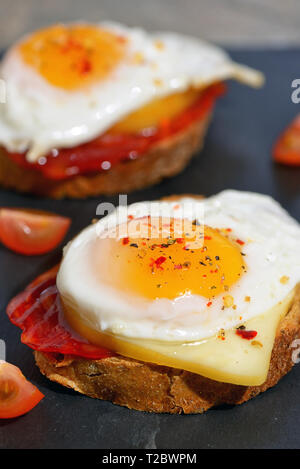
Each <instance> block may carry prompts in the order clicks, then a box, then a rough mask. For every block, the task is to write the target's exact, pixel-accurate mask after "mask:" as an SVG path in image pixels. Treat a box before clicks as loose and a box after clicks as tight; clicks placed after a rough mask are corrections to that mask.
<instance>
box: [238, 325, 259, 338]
mask: <svg viewBox="0 0 300 469" xmlns="http://www.w3.org/2000/svg"><path fill="white" fill-rule="evenodd" d="M235 333H236V334H237V335H239V336H240V337H241V338H242V339H246V340H252V339H254V337H256V336H257V332H256V331H247V330H246V329H241V328H240V327H239V328H238V329H236V331H235Z"/></svg>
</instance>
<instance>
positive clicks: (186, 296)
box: [7, 191, 300, 413]
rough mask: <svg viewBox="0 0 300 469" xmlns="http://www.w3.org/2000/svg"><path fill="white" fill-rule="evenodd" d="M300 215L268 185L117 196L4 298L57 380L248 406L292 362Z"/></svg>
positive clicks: (134, 399)
mask: <svg viewBox="0 0 300 469" xmlns="http://www.w3.org/2000/svg"><path fill="white" fill-rule="evenodd" d="M299 256H300V226H299V224H298V223H297V222H296V221H295V220H294V219H292V218H291V217H290V216H289V215H288V214H287V213H286V212H285V210H284V209H283V208H281V207H280V205H279V204H278V203H276V202H275V201H274V200H273V199H271V198H270V197H267V196H263V195H259V194H254V193H248V192H238V191H225V192H222V193H220V194H218V195H216V196H213V197H210V198H208V199H201V198H199V197H198V198H197V197H195V196H190V197H172V198H169V199H168V200H167V201H157V202H151V203H150V202H145V203H136V204H134V205H130V206H129V207H125V206H120V207H119V208H118V209H117V210H115V211H114V212H113V213H111V214H110V215H108V216H106V217H104V218H102V219H101V220H99V221H97V222H96V223H94V224H92V225H91V226H89V227H88V228H86V229H85V230H83V231H82V232H81V233H80V234H79V235H78V236H77V237H76V238H75V239H74V240H73V241H71V242H70V243H69V244H68V245H67V247H66V248H65V250H64V256H63V260H62V262H61V265H60V266H59V267H58V268H55V269H53V270H51V271H50V272H47V273H45V274H43V275H41V276H40V277H38V278H37V279H36V280H35V281H34V282H33V283H32V284H31V285H29V287H28V288H27V289H26V290H25V291H24V292H23V293H21V294H19V295H18V296H17V297H16V298H15V299H13V300H12V301H11V302H10V304H9V306H8V309H7V312H8V315H9V317H10V319H11V321H12V322H13V323H14V324H16V325H17V326H19V327H20V328H21V329H22V330H23V332H22V341H23V342H24V343H26V344H27V345H29V346H30V347H31V348H33V349H34V350H35V352H34V354H35V359H36V363H37V365H38V367H39V368H40V370H41V372H42V373H43V374H44V375H46V376H47V377H48V378H49V379H51V380H53V381H57V382H58V383H61V384H62V385H64V386H68V387H71V388H73V389H75V390H76V391H79V392H81V393H83V394H86V395H88V396H91V397H95V398H100V399H106V400H110V401H112V402H114V403H116V404H120V405H123V406H127V407H129V408H133V409H138V410H146V411H151V412H171V413H180V412H185V413H201V412H204V411H205V410H207V409H208V408H210V407H212V406H215V405H219V404H223V403H230V404H240V403H242V402H244V401H247V400H248V399H250V398H252V397H254V396H256V395H257V394H259V393H260V392H262V391H265V390H266V389H267V388H269V387H270V386H273V385H275V384H276V383H277V382H278V380H279V379H280V378H281V377H282V376H283V375H285V374H286V373H287V372H288V371H289V370H290V369H291V367H292V365H293V360H292V355H293V348H292V347H293V344H294V342H293V341H294V340H295V339H297V338H299V337H300V289H299V281H300V257H299Z"/></svg>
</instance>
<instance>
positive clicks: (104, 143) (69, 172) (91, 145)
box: [7, 83, 225, 180]
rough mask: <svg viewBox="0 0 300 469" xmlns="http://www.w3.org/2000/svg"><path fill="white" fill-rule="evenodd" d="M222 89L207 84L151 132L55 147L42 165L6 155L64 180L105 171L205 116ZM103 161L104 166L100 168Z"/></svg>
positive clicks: (141, 152) (24, 158) (109, 135)
mask: <svg viewBox="0 0 300 469" xmlns="http://www.w3.org/2000/svg"><path fill="white" fill-rule="evenodd" d="M224 91H225V86H224V85H223V84H222V83H218V84H215V85H212V86H210V87H208V88H207V89H206V90H205V91H203V93H202V94H201V96H200V97H199V99H198V100H197V101H196V103H194V104H193V105H192V106H191V107H189V108H188V109H186V110H185V111H183V112H182V113H181V114H180V115H179V116H177V117H176V118H174V119H172V120H170V121H164V122H163V123H161V125H160V126H159V127H158V128H157V130H156V132H155V133H154V134H153V135H149V136H144V135H142V134H141V133H140V134H132V135H131V134H128V135H125V134H124V135H115V134H109V132H108V133H105V134H103V135H101V136H100V137H98V138H96V139H94V140H92V141H90V142H88V143H84V144H82V145H78V146H77V147H73V148H64V149H59V150H56V149H55V150H53V151H52V152H50V153H49V154H48V155H47V156H46V157H43V158H42V161H41V164H40V163H29V162H28V161H27V160H26V157H25V154H20V153H8V152H7V155H8V156H9V157H10V158H11V159H12V160H13V161H14V162H15V163H16V164H18V165H19V166H22V167H23V168H27V169H34V170H37V171H39V172H41V173H42V174H43V175H44V176H45V177H46V178H48V179H52V180H64V179H68V178H71V177H73V176H75V175H77V174H85V173H91V172H99V171H103V170H107V169H110V168H111V167H112V166H114V165H115V164H118V163H120V162H121V161H124V160H125V161H126V160H130V159H133V158H134V159H136V158H138V157H139V156H140V155H142V154H143V153H145V152H147V151H148V150H149V149H150V148H151V146H152V145H154V144H156V143H157V142H159V141H160V140H163V139H165V138H167V137H170V136H172V135H175V134H177V133H179V132H181V131H183V130H184V129H185V128H187V127H188V126H189V125H191V124H192V123H193V122H195V121H197V120H201V119H203V118H204V117H206V115H207V114H208V113H209V112H210V111H211V110H212V108H213V106H214V103H215V100H216V98H217V97H218V96H220V95H222V94H223V93H224ZM45 158H46V160H45ZM103 162H105V166H103V167H102V163H103Z"/></svg>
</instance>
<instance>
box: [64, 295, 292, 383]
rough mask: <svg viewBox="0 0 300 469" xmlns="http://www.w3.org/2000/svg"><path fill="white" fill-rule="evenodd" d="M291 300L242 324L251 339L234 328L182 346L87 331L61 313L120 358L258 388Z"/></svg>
mask: <svg viewBox="0 0 300 469" xmlns="http://www.w3.org/2000/svg"><path fill="white" fill-rule="evenodd" d="M293 297H294V291H292V292H291V293H290V294H289V295H288V296H287V297H286V298H285V299H284V300H283V301H281V302H280V303H278V304H277V305H276V306H275V307H274V308H272V309H271V310H270V311H268V312H266V313H265V314H263V315H260V316H258V317H256V318H253V319H251V320H249V321H247V322H245V323H244V326H245V328H246V329H247V330H254V331H257V335H256V337H255V339H253V340H247V339H243V338H241V337H240V336H239V335H237V334H236V329H231V330H228V331H226V332H225V340H222V338H220V336H219V335H218V336H217V335H216V336H214V337H210V338H209V339H206V340H203V341H201V342H189V343H183V344H174V343H168V342H154V341H149V340H141V339H128V338H124V337H122V338H121V337H116V336H112V335H108V334H106V333H103V332H97V331H95V330H93V329H91V328H89V327H88V326H86V325H85V324H83V322H82V319H78V314H76V313H74V311H73V313H71V312H70V309H68V310H65V314H66V319H67V321H68V322H69V323H70V325H71V326H72V327H73V329H75V330H76V331H77V332H78V333H79V334H80V335H82V336H83V337H86V338H87V339H88V340H89V341H90V342H92V343H95V344H98V345H101V346H104V347H107V348H109V349H110V350H114V351H116V352H118V353H119V354H121V355H123V356H126V357H131V358H135V359H137V360H142V361H146V362H151V363H155V364H159V365H165V366H170V367H173V368H179V369H183V370H187V371H191V372H193V373H197V374H200V375H202V376H205V377H207V378H210V379H213V380H216V381H221V382H224V383H232V384H237V385H244V386H258V385H260V384H263V383H264V381H265V380H266V378H267V374H268V369H269V365H270V359H271V353H272V349H273V345H274V340H275V335H276V330H277V327H278V324H279V322H280V320H281V319H282V318H283V317H284V316H285V315H286V314H287V312H288V310H289V308H290V306H291V303H292V300H293Z"/></svg>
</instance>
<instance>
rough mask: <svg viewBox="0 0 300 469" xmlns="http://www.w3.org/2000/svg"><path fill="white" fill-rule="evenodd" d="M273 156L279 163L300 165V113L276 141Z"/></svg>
mask: <svg viewBox="0 0 300 469" xmlns="http://www.w3.org/2000/svg"><path fill="white" fill-rule="evenodd" d="M273 158H274V160H275V161H276V162H277V163H282V164H286V165H289V166H300V115H299V116H297V117H296V119H294V120H293V122H292V123H291V124H290V125H289V127H288V128H287V129H286V130H285V131H284V132H283V133H282V134H281V136H280V137H279V139H278V140H277V142H276V143H275V145H274V147H273Z"/></svg>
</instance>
